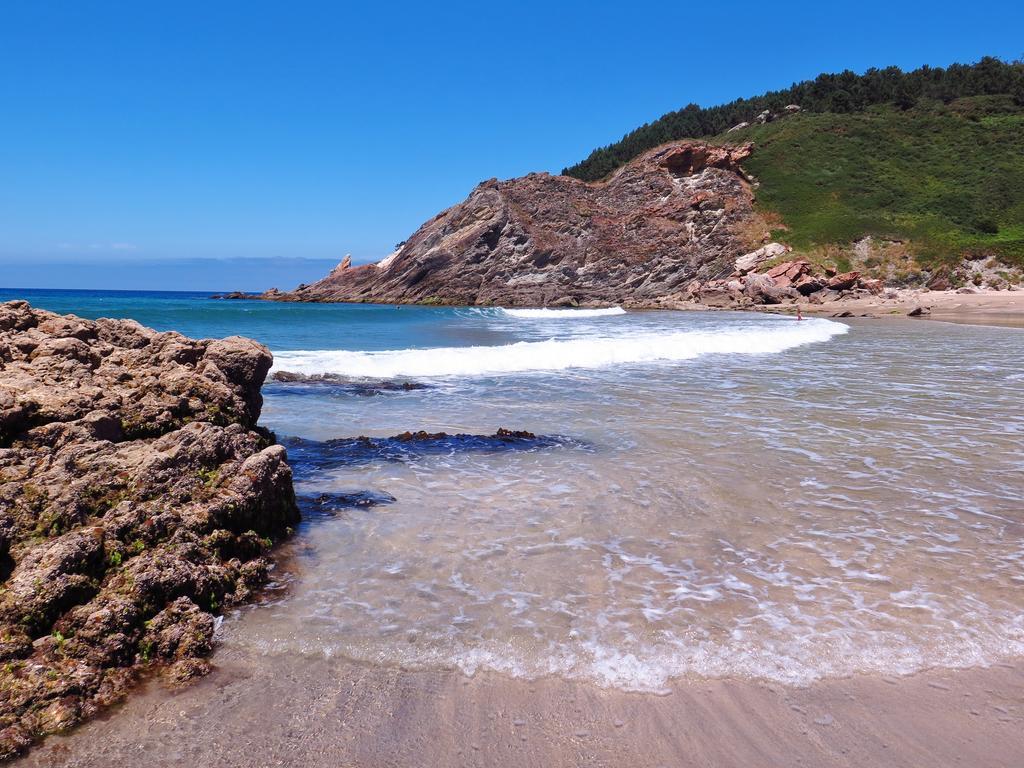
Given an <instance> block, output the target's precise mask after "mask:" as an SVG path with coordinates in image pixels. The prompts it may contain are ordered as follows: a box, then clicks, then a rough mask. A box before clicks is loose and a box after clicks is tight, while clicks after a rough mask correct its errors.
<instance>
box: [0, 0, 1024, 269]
mask: <svg viewBox="0 0 1024 768" xmlns="http://www.w3.org/2000/svg"><path fill="white" fill-rule="evenodd" d="M1022 29H1024V10H1022V4H1021V3H1019V2H1010V1H1009V0H1005V1H1003V2H987V1H986V0H976V1H975V2H969V3H957V4H955V5H954V4H952V3H945V2H934V1H933V2H893V0H888V1H887V2H873V1H870V0H869V1H867V2H859V3H825V2H816V3H797V2H789V3H786V2H777V3H763V2H759V3H749V4H748V3H743V2H732V3H729V4H727V5H724V6H721V5H719V6H707V5H700V4H685V3H681V2H643V1H637V2H631V3H621V2H618V3H600V2H563V3H559V2H555V1H553V0H548V1H547V2H518V3H480V2H473V3H439V2H435V3H409V4H404V3H388V2H374V3H343V2H322V3H320V2H302V1H301V0H293V1H292V2H260V1H259V0H245V1H244V2H221V1H212V0H208V1H207V2H203V3H199V2H189V1H187V0H176V1H175V2H167V3H151V2H138V1H137V0H136V1H134V2H106V3H103V2H88V1H87V0H79V1H78V2H57V1H49V2H35V1H34V0H6V2H3V3H0V285H14V284H15V283H20V284H21V285H27V284H28V283H26V281H29V282H30V283H31V284H32V285H34V286H41V287H46V286H60V287H70V286H73V285H84V284H85V283H88V282H89V281H92V282H95V283H98V284H107V285H110V286H111V287H118V288H122V287H123V288H131V287H155V286H153V285H150V284H149V283H152V282H154V281H157V282H159V284H160V285H161V286H163V287H168V288H188V287H190V286H194V287H196V288H202V289H205V288H213V289H228V288H235V287H239V288H246V289H254V288H259V287H265V286H266V285H268V284H271V283H274V284H280V286H281V287H287V283H288V280H287V279H286V277H284V278H282V276H281V275H280V274H279V273H280V272H281V269H280V266H281V264H282V263H284V262H282V261H281V260H282V259H285V260H289V259H290V260H295V261H293V262H291V263H292V264H294V270H295V280H294V281H292V282H294V283H297V282H299V281H300V280H309V279H310V278H312V277H314V276H316V275H317V274H319V273H321V272H323V271H325V269H324V267H325V265H327V264H328V263H329V262H334V261H337V260H339V259H340V258H341V257H342V256H343V255H344V254H346V253H351V254H352V255H353V257H354V259H355V260H356V261H366V260H372V259H377V258H380V257H382V256H384V255H386V254H387V253H388V252H389V251H390V250H391V248H392V246H393V245H394V243H395V242H396V241H399V240H403V239H405V238H406V237H407V236H408V235H409V234H410V233H411V232H413V231H414V230H415V229H416V228H417V227H418V226H419V224H420V223H422V222H423V221H424V220H425V219H427V218H429V217H431V216H433V215H434V214H435V213H436V212H438V211H439V210H441V209H442V208H445V207H447V206H449V205H451V204H453V203H455V202H457V201H459V200H461V199H462V198H463V197H464V196H465V195H466V194H467V193H468V192H469V190H470V189H472V187H473V186H474V185H475V184H477V183H478V182H479V181H481V180H482V179H486V178H489V177H492V176H497V177H510V176H517V175H521V174H524V173H527V172H529V171H535V170H551V171H558V170H559V169H561V168H562V167H563V166H565V165H569V164H571V163H573V162H575V161H577V160H579V159H581V158H583V157H584V156H585V155H586V154H587V153H588V152H589V151H590V150H591V149H592V148H594V147H596V146H598V145H603V144H607V143H609V142H612V141H615V140H616V139H618V138H619V137H621V135H622V134H623V133H625V132H626V131H628V130H630V129H632V128H634V127H636V126H637V125H639V124H641V123H644V122H646V121H648V120H651V119H654V118H656V117H658V116H659V115H661V114H662V113H664V112H666V111H669V110H672V109H677V108H679V107H680V106H683V105H685V104H686V103H688V102H691V101H695V102H697V103H700V104H703V105H710V104H715V103H720V102H722V101H728V100H730V99H732V98H735V97H737V96H745V95H753V94H756V93H759V92H762V91H764V90H767V89H771V88H778V87H783V86H786V85H789V84H790V83H792V82H794V81H796V80H801V79H805V78H809V77H814V76H815V75H817V74H818V73H820V72H823V71H839V70H842V69H845V68H850V69H853V70H857V71H862V70H864V69H866V68H867V67H870V66H886V65H889V64H896V65H899V66H901V67H904V68H913V67H916V66H919V65H921V64H926V63H927V64H932V65H945V64H948V63H950V62H953V61H963V62H969V61H974V60H976V59H978V58H979V57H981V56H983V55H986V54H988V55H995V56H1000V57H1003V58H1010V59H1013V58H1018V57H1020V56H1021V55H1022V54H1024V35H1022V34H1021V30H1022ZM263 257H274V260H272V261H267V262H261V261H259V260H258V259H260V258H263ZM231 259H245V261H244V262H238V263H237V265H236V264H235V263H234V262H231V261H225V260H231ZM178 260H184V261H180V262H179V261H178ZM203 260H209V261H203ZM155 262H161V263H162V264H163V265H164V268H165V269H166V268H167V267H168V265H173V264H181V269H179V270H177V271H175V270H173V269H172V270H171V271H170V272H168V273H166V274H165V272H161V271H159V270H156V269H155V266H153V265H154V264H155ZM274 264H276V265H277V267H273V266H272V265H274ZM62 265H64V266H62ZM72 265H74V268H72ZM242 265H244V268H243V267H242ZM261 265H265V267H266V270H265V271H261V270H263V269H264V266H261ZM236 266H238V268H237V269H236V268H235V267H236ZM151 267H152V268H151ZM274 269H277V270H278V271H277V272H275V271H274ZM286 274H290V272H287V270H286ZM157 275H160V276H159V277H157ZM169 275H173V277H171V276H169ZM83 280H84V281H85V283H83Z"/></svg>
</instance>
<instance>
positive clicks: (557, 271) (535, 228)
mask: <svg viewBox="0 0 1024 768" xmlns="http://www.w3.org/2000/svg"><path fill="white" fill-rule="evenodd" d="M749 153H750V146H749V145H743V146H733V147H718V146H712V145H709V144H704V143H701V142H676V143H673V144H669V145H666V146H663V147H659V148H657V149H655V150H652V151H650V152H648V153H646V154H644V155H642V156H641V157H639V158H637V159H636V160H634V161H633V162H631V163H629V164H628V165H626V166H625V167H623V168H621V169H620V170H619V171H617V172H616V173H615V175H613V176H612V177H611V178H609V179H607V180H606V181H602V182H598V183H586V182H583V181H580V180H578V179H574V178H571V177H568V176H551V175H549V174H546V173H533V174H530V175H528V176H524V177H522V178H518V179H512V180H509V181H497V180H493V179H492V180H490V181H486V182H484V183H482V184H480V185H479V186H478V187H477V188H476V189H475V190H473V192H472V193H471V194H470V196H469V198H468V199H467V200H466V201H465V202H463V203H460V204H459V205H456V206H454V207H453V208H449V209H448V210H446V211H444V212H442V213H440V214H439V215H437V216H436V217H435V218H433V219H431V220H430V221H428V222H427V223H426V224H424V225H423V226H422V227H420V229H419V230H418V231H417V232H416V233H415V234H414V235H413V236H412V237H410V238H409V240H408V241H406V242H405V243H403V244H402V246H401V247H400V248H399V249H398V250H397V251H395V253H393V254H391V255H390V256H389V257H387V258H386V259H384V260H383V261H381V262H379V263H377V264H368V265H363V266H351V265H350V263H349V262H348V260H347V259H346V261H345V262H343V263H341V264H339V265H338V267H336V268H335V269H334V270H333V271H332V272H331V274H329V275H328V276H327V277H325V278H323V279H322V280H320V281H318V282H316V283H313V284H312V285H309V286H301V287H300V288H298V289H296V290H294V291H292V292H276V291H275V292H268V293H267V294H264V298H268V299H276V300H286V301H375V302H387V303H416V302H425V303H450V304H502V305H506V306H514V305H520V306H523V305H532V306H543V305H571V304H577V303H581V304H582V303H604V304H608V303H627V304H634V305H637V304H639V305H642V304H651V303H653V302H654V301H655V300H657V299H660V298H662V297H666V296H670V295H672V294H674V293H678V292H679V291H681V290H682V288H683V287H684V286H686V285H687V284H688V283H690V282H691V281H692V280H694V279H701V280H708V279H712V278H715V277H722V276H725V275H728V274H729V273H730V272H731V271H732V270H733V264H734V261H735V259H736V257H737V256H739V255H741V254H743V253H744V252H746V251H749V250H750V246H751V245H752V243H751V242H749V236H748V234H746V233H747V232H749V229H750V222H751V220H752V217H753V210H752V200H753V196H752V193H751V191H750V186H749V184H748V183H747V181H746V179H745V176H744V174H743V171H742V170H741V169H740V165H739V164H740V162H741V161H742V160H743V159H744V158H746V157H747V156H748V155H749Z"/></svg>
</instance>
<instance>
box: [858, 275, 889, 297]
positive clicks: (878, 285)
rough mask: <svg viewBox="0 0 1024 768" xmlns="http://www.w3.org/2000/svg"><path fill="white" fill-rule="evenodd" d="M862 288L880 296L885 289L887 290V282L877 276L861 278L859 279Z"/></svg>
mask: <svg viewBox="0 0 1024 768" xmlns="http://www.w3.org/2000/svg"><path fill="white" fill-rule="evenodd" d="M858 284H859V285H860V287H861V288H864V289H865V290H866V291H867V292H868V293H870V294H873V295H875V296H878V295H879V294H880V293H881V292H882V291H883V290H885V283H884V282H883V281H881V280H878V279H875V278H863V277H862V278H861V279H860V280H859V281H858Z"/></svg>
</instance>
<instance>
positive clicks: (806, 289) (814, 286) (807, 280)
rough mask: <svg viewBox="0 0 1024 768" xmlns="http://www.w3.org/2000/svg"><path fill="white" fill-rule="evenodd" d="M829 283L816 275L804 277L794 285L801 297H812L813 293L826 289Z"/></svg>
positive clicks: (798, 279)
mask: <svg viewBox="0 0 1024 768" xmlns="http://www.w3.org/2000/svg"><path fill="white" fill-rule="evenodd" d="M826 285H827V283H826V282H825V281H824V280H822V279H821V278H820V277H815V276H814V275H802V276H800V277H799V278H797V280H796V281H795V282H794V283H793V288H795V289H796V291H797V293H799V294H800V295H801V296H810V295H811V294H812V293H815V292H817V291H820V290H821V289H823V288H825V287H826Z"/></svg>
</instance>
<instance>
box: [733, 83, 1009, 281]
mask: <svg viewBox="0 0 1024 768" xmlns="http://www.w3.org/2000/svg"><path fill="white" fill-rule="evenodd" d="M726 138H727V139H728V140H729V141H753V142H754V145H755V151H754V153H753V155H751V157H750V158H749V159H748V160H747V161H746V163H745V164H744V167H745V168H746V169H747V170H748V171H749V172H750V173H752V174H753V175H754V176H755V177H756V178H757V180H758V182H759V187H758V189H757V200H758V207H759V209H760V210H761V211H762V212H764V213H766V214H769V221H776V222H777V223H778V224H779V225H780V226H784V227H785V230H786V231H784V232H777V233H775V234H776V236H777V237H778V238H779V239H781V240H784V241H785V242H788V243H789V244H791V245H793V246H794V247H795V248H796V249H797V250H799V251H811V250H813V249H815V248H822V247H825V246H828V245H829V244H846V243H850V242H852V241H854V240H856V239H858V238H860V237H862V236H864V235H874V236H876V237H879V238H885V239H890V240H909V241H911V242H912V243H913V245H914V252H915V255H916V256H917V257H918V259H919V260H920V261H921V262H922V263H929V262H935V261H947V260H954V259H959V258H960V257H961V256H964V255H972V254H993V255H998V256H1001V257H1003V258H1004V259H1005V260H1006V261H1010V262H1014V263H1017V264H1021V265H1024V109H1022V108H1021V107H1018V106H1017V105H1016V104H1014V103H1013V101H1012V100H1011V99H1010V98H1009V97H998V96H986V97H973V98H965V99H959V100H956V101H953V102H951V103H950V104H943V103H942V102H926V103H921V104H919V105H918V106H917V107H915V108H913V109H911V110H907V111H902V110H900V109H898V108H896V107H893V106H879V107H874V108H871V109H870V110H868V111H866V112H863V113H860V114H843V115H839V114H829V113H819V114H814V113H805V114H797V115H793V116H790V117H785V118H782V119H779V120H777V121H775V122H772V123H767V124H765V125H755V126H751V127H749V128H745V129H742V130H739V131H734V132H733V133H730V134H728V137H724V136H720V137H717V139H719V140H725V139H726ZM772 214H774V216H772Z"/></svg>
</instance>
